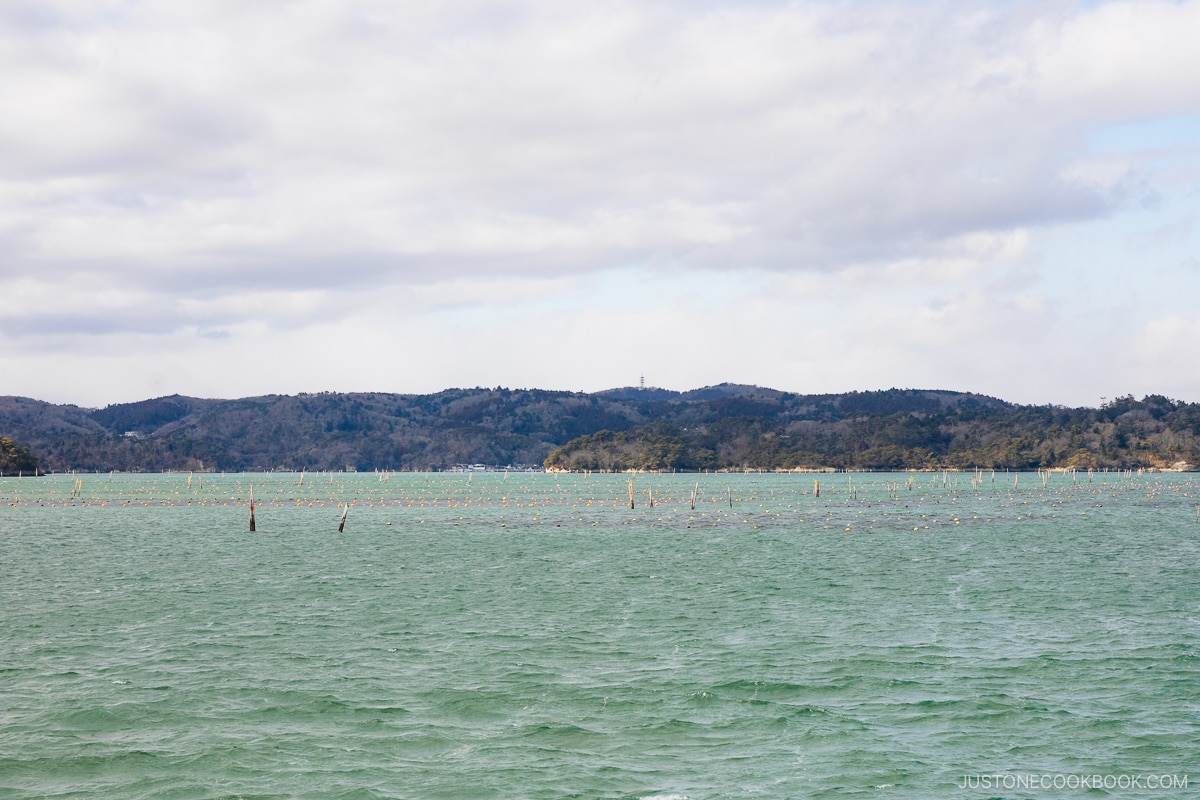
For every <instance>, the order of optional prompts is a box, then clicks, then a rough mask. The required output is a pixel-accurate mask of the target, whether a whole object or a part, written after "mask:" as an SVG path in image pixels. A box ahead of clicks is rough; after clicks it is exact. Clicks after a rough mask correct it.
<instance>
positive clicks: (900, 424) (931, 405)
mask: <svg viewBox="0 0 1200 800" xmlns="http://www.w3.org/2000/svg"><path fill="white" fill-rule="evenodd" d="M0 436H5V437H9V438H11V439H12V440H14V441H15V442H17V443H19V444H20V445H22V446H24V447H27V448H28V449H29V450H30V451H31V452H32V454H33V455H34V456H36V457H37V458H39V459H40V467H41V468H42V469H43V470H49V471H63V470H70V469H78V470H89V471H90V470H100V471H108V470H124V471H136V470H142V471H159V470H168V469H177V470H182V469H188V470H228V471H238V470H261V469H296V470H299V469H309V470H345V469H357V470H371V469H395V470H437V469H448V468H451V467H453V466H454V465H456V464H487V465H497V466H503V465H526V466H534V467H537V468H541V467H542V466H543V465H544V466H546V467H548V468H552V469H568V470H572V469H574V470H626V469H665V470H670V469H818V468H844V469H926V468H937V467H957V468H967V467H972V466H978V467H982V468H991V467H1001V468H1005V467H1007V468H1017V469H1030V468H1035V467H1066V466H1075V467H1079V468H1086V467H1132V466H1149V467H1171V466H1173V465H1179V464H1181V463H1187V464H1194V463H1197V462H1200V406H1196V405H1194V404H1185V403H1179V402H1176V401H1173V400H1169V399H1167V398H1165V397H1161V396H1158V395H1152V396H1148V397H1146V398H1144V399H1143V400H1140V401H1135V400H1134V399H1133V398H1132V397H1131V396H1129V397H1123V398H1118V399H1117V400H1115V401H1113V402H1111V403H1109V404H1107V405H1105V406H1104V407H1102V408H1100V409H1086V408H1084V409H1066V408H1061V407H1054V406H1021V405H1016V404H1012V403H1008V402H1005V401H1003V400H999V399H997V398H994V397H988V396H986V395H980V394H974V393H970V392H955V391H945V390H923V389H888V390H883V391H873V392H849V393H843V394H813V395H805V394H797V393H793V392H784V391H779V390H776V389H770V388H765V387H759V386H747V385H739V384H728V383H726V384H719V385H716V386H708V387H703V388H700V389H694V390H691V391H685V392H677V391H672V390H667V389H658V388H640V387H622V388H615V389H608V390H605V391H601V392H595V393H591V394H587V393H579V392H562V391H549V390H540V389H507V388H503V387H496V388H494V389H487V388H474V389H447V390H445V391H442V392H437V393H434V394H427V395H418V394H391V393H376V392H365V393H347V394H342V393H330V392H323V393H316V394H299V395H264V396H261V397H247V398H239V399H233V400H217V399H204V398H195V397H185V396H181V395H170V396H167V397H158V398H153V399H149V400H142V401H138V402H134V403H120V404H115V405H110V406H107V407H105V408H101V409H86V408H81V407H79V406H74V405H54V404H51V403H45V402H42V401H39V400H33V399H30V398H24V397H0Z"/></svg>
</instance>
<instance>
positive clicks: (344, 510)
mask: <svg viewBox="0 0 1200 800" xmlns="http://www.w3.org/2000/svg"><path fill="white" fill-rule="evenodd" d="M349 513H350V504H349V503H346V504H345V505H343V506H342V519H341V521H340V522H338V533H341V532H342V531H344V530H345V529H346V515H347V514H349Z"/></svg>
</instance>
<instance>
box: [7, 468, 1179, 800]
mask: <svg viewBox="0 0 1200 800" xmlns="http://www.w3.org/2000/svg"><path fill="white" fill-rule="evenodd" d="M818 477H819V479H820V480H821V488H822V491H821V496H820V497H819V498H818V497H816V496H815V493H814V491H813V490H814V486H813V481H814V479H815V478H818ZM981 477H982V482H981V483H979V484H978V485H974V484H975V482H974V481H973V480H972V478H973V474H972V473H961V474H958V475H951V476H942V475H933V474H928V473H926V474H917V475H912V476H910V475H855V476H853V477H850V476H846V475H837V476H828V475H827V476H813V475H728V476H725V475H700V476H696V475H677V476H676V475H639V476H635V477H634V490H635V497H634V499H635V504H636V507H635V508H634V509H630V508H629V489H628V477H627V476H619V475H587V476H585V475H542V474H536V475H531V474H515V473H514V474H509V475H503V474H495V473H488V474H472V475H466V474H447V473H441V474H433V475H419V474H418V475H411V474H392V475H389V476H379V475H368V474H364V475H340V474H339V475H334V476H332V477H331V476H329V475H327V474H318V475H307V476H305V477H304V479H303V480H304V482H303V484H301V483H300V480H301V476H300V475H295V474H270V475H228V476H221V475H206V476H203V486H201V476H199V475H197V476H191V477H190V481H191V482H190V483H189V476H188V475H186V474H184V475H124V476H122V475H117V476H108V475H79V476H52V477H49V478H40V479H36V480H34V479H29V478H24V479H19V480H18V479H15V478H7V479H0V597H2V601H3V602H2V604H0V797H3V798H13V800H17V799H19V798H35V797H36V798H43V797H54V798H82V797H113V798H690V799H691V800H711V799H714V798H760V797H761V798H783V797H789V798H792V797H794V798H808V797H812V798H820V797H844V796H869V797H882V798H929V797H962V798H971V797H981V798H982V797H1085V796H1086V797H1105V796H1111V797H1169V796H1170V797H1174V796H1188V795H1191V794H1194V793H1195V786H1196V783H1197V782H1200V775H1197V780H1192V781H1191V782H1190V784H1189V785H1188V787H1187V788H1186V789H1182V788H1180V787H1179V786H1178V785H1176V787H1175V788H1173V789H1170V790H1167V789H1163V788H1161V787H1158V786H1156V787H1155V788H1149V787H1148V786H1147V784H1146V780H1145V777H1144V776H1171V777H1172V778H1173V779H1175V780H1177V781H1178V780H1182V778H1183V776H1185V775H1188V773H1189V770H1191V771H1193V772H1196V773H1200V658H1198V657H1200V572H1198V570H1197V564H1198V556H1200V547H1198V546H1197V541H1198V540H1200V519H1198V516H1197V503H1198V502H1200V488H1198V485H1197V481H1196V480H1195V479H1194V478H1193V476H1190V475H1158V474H1146V475H1141V476H1137V475H1121V476H1118V475H1114V474H1109V475H1107V476H1105V475H1100V474H1097V475H1093V476H1092V477H1091V482H1090V483H1089V482H1088V477H1087V476H1086V475H1083V474H1080V475H1075V476H1071V475H1063V474H1055V475H1051V476H1049V477H1048V478H1047V480H1046V485H1045V486H1043V482H1042V478H1041V477H1039V476H1038V475H1036V474H1022V475H1021V476H1020V478H1019V481H1018V483H1017V486H1016V487H1015V488H1014V486H1013V480H1014V479H1013V476H1012V475H1002V474H997V475H996V476H995V478H994V481H993V479H992V476H991V474H990V473H983V474H982V476H981ZM910 479H911V481H912V484H911V488H909V485H910V484H909V481H910ZM76 481H79V482H78V483H77V482H76ZM851 482H853V486H852V485H851ZM251 483H253V484H254V487H255V498H256V500H257V501H259V503H260V504H259V506H258V507H257V508H256V510H255V514H256V523H257V531H256V532H255V533H250V532H249V531H248V529H247V528H248V526H247V517H248V507H247V501H248V496H249V487H250V484H251ZM697 483H699V489H698V491H697V489H696V485H697ZM693 491H696V493H697V495H698V497H697V502H696V508H695V510H693V509H692V508H691V504H692V493H693ZM648 492H650V493H652V494H653V496H654V499H655V505H654V506H653V507H649V506H648V505H647V501H648ZM343 502H349V503H351V504H352V505H351V507H350V510H349V512H348V515H347V518H346V526H345V531H344V532H343V533H341V534H338V533H337V526H338V521H339V518H340V516H341V510H340V508H339V505H340V504H341V503H343ZM731 506H732V507H731ZM997 775H999V776H1003V777H1001V778H995V776H997ZM979 776H993V778H994V779H995V781H996V783H992V784H989V785H986V786H985V785H984V784H982V783H981V782H980V780H979ZM1019 776H1023V779H1024V780H1029V779H1030V776H1033V778H1034V779H1040V778H1048V779H1050V780H1051V781H1053V780H1054V778H1055V777H1057V778H1058V779H1060V780H1063V781H1065V780H1066V779H1067V778H1066V777H1065V776H1074V778H1075V780H1076V781H1077V780H1078V779H1079V776H1101V777H1103V776H1112V780H1114V781H1115V780H1117V779H1118V777H1117V776H1126V777H1125V778H1122V780H1125V781H1126V782H1127V783H1128V782H1129V781H1131V780H1132V778H1129V777H1128V776H1143V777H1142V781H1141V783H1139V784H1129V785H1126V786H1124V787H1121V788H1116V789H1109V790H1098V789H1094V788H1086V787H1076V788H1058V789H1050V790H1043V789H1038V790H1030V789H1028V788H1005V787H1004V783H1003V781H1005V780H1007V781H1009V783H1010V784H1012V783H1013V782H1014V781H1016V780H1017V779H1018V777H1019ZM972 781H974V783H972ZM1050 785H1051V786H1052V785H1053V784H1052V783H1051V784H1050Z"/></svg>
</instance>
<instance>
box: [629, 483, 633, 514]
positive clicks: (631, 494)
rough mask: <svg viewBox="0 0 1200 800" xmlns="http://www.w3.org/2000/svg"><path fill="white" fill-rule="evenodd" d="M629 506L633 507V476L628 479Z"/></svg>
mask: <svg viewBox="0 0 1200 800" xmlns="http://www.w3.org/2000/svg"><path fill="white" fill-rule="evenodd" d="M629 507H630V508H633V478H630V479H629Z"/></svg>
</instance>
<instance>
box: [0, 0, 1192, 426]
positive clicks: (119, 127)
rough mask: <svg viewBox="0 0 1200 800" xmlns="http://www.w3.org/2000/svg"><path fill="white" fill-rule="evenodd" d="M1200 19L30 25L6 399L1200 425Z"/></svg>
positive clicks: (511, 8) (509, 3) (734, 16)
mask: <svg viewBox="0 0 1200 800" xmlns="http://www.w3.org/2000/svg"><path fill="white" fill-rule="evenodd" d="M1198 36H1200V0H1183V1H1182V2H1158V1H1156V0H1139V1H1138V2H1066V1H1065V0H1037V1H1036V2H1021V1H1020V0H991V1H990V2H989V1H985V0H978V1H977V0H952V1H950V2H918V1H917V0H911V1H908V0H895V2H888V1H886V0H880V1H879V2H876V1H875V0H859V1H858V2H848V1H847V2H824V1H822V0H816V1H815V2H776V1H775V0H738V1H736V2H735V1H734V0H597V1H596V2H589V3H564V2H561V0H478V1H477V0H445V2H437V3H429V2H423V3H418V2H399V1H397V0H390V1H388V2H383V1H382V0H380V1H379V2H374V1H371V0H363V1H362V2H355V1H354V0H289V1H287V2H284V1H283V0H255V2H245V0H203V1H201V0H195V2H185V1H181V2H170V3H160V2H144V1H143V2H138V1H137V0H124V1H123V0H29V1H28V2H26V1H25V0H6V2H4V3H3V4H0V108H2V109H3V113H0V376H2V379H0V394H15V395H25V396H31V397H37V398H39V399H44V400H50V401H53V402H69V403H77V404H80V405H89V406H102V405H105V404H108V403H116V402H125V401H131V400H139V399H144V398H148V397H156V396H161V395H165V394H172V393H176V392H178V393H181V394H190V395H198V396H205V397H242V396H248V395H257V394H266V393H284V394H293V393H296V392H301V391H326V390H329V391H368V390H374V391H395V392H419V393H425V392H433V391H438V390H440V389H444V388H448V387H452V386H496V385H503V386H509V387H514V388H516V387H538V388H547V389H570V390H586V391H594V390H599V389H604V388H610V387H614V386H627V385H636V384H637V382H638V380H639V377H640V376H642V375H644V376H645V380H646V383H647V385H655V386H663V387H667V388H672V389H689V388H695V387H698V386H704V385H709V384H714V383H720V382H723V381H731V382H738V383H753V384H759V385H764V386H771V387H774V388H778V389H784V390H789V391H796V392H840V391H850V390H869V389H886V388H889V387H912V388H940V389H954V390H962V391H976V392H983V393H986V394H991V395H994V396H998V397H1002V398H1004V399H1008V400H1013V401H1017V402H1026V403H1056V404H1064V405H1072V406H1076V405H1089V406H1095V405H1099V404H1100V403H1101V399H1102V398H1111V397H1114V396H1117V395H1123V394H1134V395H1137V396H1139V397H1140V396H1141V395H1143V394H1147V393H1159V394H1166V395H1168V396H1170V397H1174V398H1177V399H1181V400H1189V401H1200V367H1197V364H1198V363H1200V359H1198V355H1200V194H1198V192H1200V47H1197V46H1196V41H1197V37H1198Z"/></svg>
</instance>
